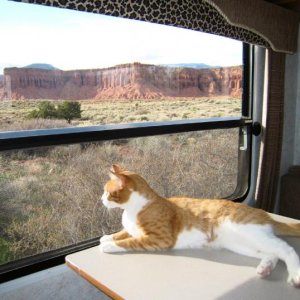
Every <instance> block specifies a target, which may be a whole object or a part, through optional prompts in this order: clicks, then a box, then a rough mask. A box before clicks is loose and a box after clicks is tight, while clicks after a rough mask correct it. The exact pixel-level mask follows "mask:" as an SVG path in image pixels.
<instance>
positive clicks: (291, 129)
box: [277, 26, 300, 207]
mask: <svg viewBox="0 0 300 300" xmlns="http://www.w3.org/2000/svg"><path fill="white" fill-rule="evenodd" d="M299 80H300V26H299V32H298V50H297V52H296V53H295V54H292V55H291V54H287V56H286V66H285V95H284V98H285V99H284V128H283V146H282V156H281V172H280V173H281V176H282V175H284V174H286V173H287V172H288V169H289V168H290V167H291V166H294V165H300V82H299ZM279 193H280V188H279V189H278V194H277V195H278V196H277V199H278V201H277V202H279ZM277 204H279V203H277ZM277 207H278V205H277Z"/></svg>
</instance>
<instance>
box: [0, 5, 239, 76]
mask: <svg viewBox="0 0 300 300" xmlns="http://www.w3.org/2000/svg"><path fill="white" fill-rule="evenodd" d="M0 36H1V39H2V40H3V41H6V43H5V42H4V43H3V44H2V47H1V50H0V74H3V69H4V68H9V67H24V66H27V65H30V64H36V63H42V64H50V65H52V66H54V67H55V68H58V69H60V70H64V71H68V70H79V69H81V70H84V69H102V68H108V67H113V66H116V65H120V64H129V63H134V62H140V63H142V64H152V65H170V64H207V65H209V66H218V67H227V66H238V65H242V51H243V47H242V42H239V41H235V40H232V39H228V38H224V37H220V36H216V35H211V34H206V33H201V32H198V31H194V30H188V29H183V28H179V27H174V26H166V25H159V24H154V23H149V22H144V21H135V20H130V19H125V18H117V17H110V16H104V15H100V14H92V13H86V12H79V11H74V10H68V9H61V8H55V7H48V6H42V5H32V4H25V3H20V2H12V1H7V0H0ZM3 45H4V46H3ZM20 49H21V50H20ZM220 49H222V52H220Z"/></svg>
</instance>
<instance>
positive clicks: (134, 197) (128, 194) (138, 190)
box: [101, 165, 151, 209]
mask: <svg viewBox="0 0 300 300" xmlns="http://www.w3.org/2000/svg"><path fill="white" fill-rule="evenodd" d="M147 190H151V189H150V187H149V186H148V184H147V183H146V181H145V180H144V179H143V178H142V177H141V176H140V175H138V174H136V173H134V172H130V171H127V170H124V169H123V168H121V167H120V166H118V165H112V167H111V169H110V180H109V181H108V182H107V183H106V184H105V186H104V193H103V195H102V197H101V200H102V203H103V205H104V206H106V207H107V208H115V207H119V208H123V209H124V208H125V207H127V206H128V205H129V203H131V204H132V203H133V202H135V203H137V202H141V201H142V202H145V201H146V200H147V199H146V196H145V195H146V194H147Z"/></svg>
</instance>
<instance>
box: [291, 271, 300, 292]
mask: <svg viewBox="0 0 300 300" xmlns="http://www.w3.org/2000/svg"><path fill="white" fill-rule="evenodd" d="M288 283H289V284H290V285H292V286H293V287H295V288H300V269H299V270H298V271H297V272H296V274H294V275H292V276H289V279H288Z"/></svg>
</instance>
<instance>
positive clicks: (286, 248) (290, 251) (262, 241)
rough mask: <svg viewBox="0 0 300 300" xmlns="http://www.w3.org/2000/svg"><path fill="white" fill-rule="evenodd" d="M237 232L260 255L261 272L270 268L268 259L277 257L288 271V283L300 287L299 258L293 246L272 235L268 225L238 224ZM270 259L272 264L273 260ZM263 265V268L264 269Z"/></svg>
mask: <svg viewBox="0 0 300 300" xmlns="http://www.w3.org/2000/svg"><path fill="white" fill-rule="evenodd" d="M236 228H237V232H238V233H239V235H241V234H243V240H244V242H246V243H248V244H249V245H251V247H252V248H254V249H255V250H256V252H257V253H258V254H261V255H263V256H262V259H263V260H262V262H261V264H260V267H262V270H263V272H262V273H265V272H266V273H268V269H269V268H270V269H271V266H270V263H268V260H269V259H270V258H272V257H273V258H274V257H278V258H279V259H281V260H282V261H284V262H285V264H286V266H287V270H288V273H289V277H288V283H289V284H291V285H292V286H294V287H300V259H299V256H298V255H297V253H296V251H295V250H294V248H293V247H291V246H290V245H289V244H287V243H286V242H285V241H283V240H282V239H280V238H278V237H277V236H275V235H274V233H273V230H272V227H270V226H269V225H258V224H246V225H238V226H237V227H236ZM273 258H272V259H271V262H272V264H273V262H274V260H273ZM264 266H265V269H264Z"/></svg>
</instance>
